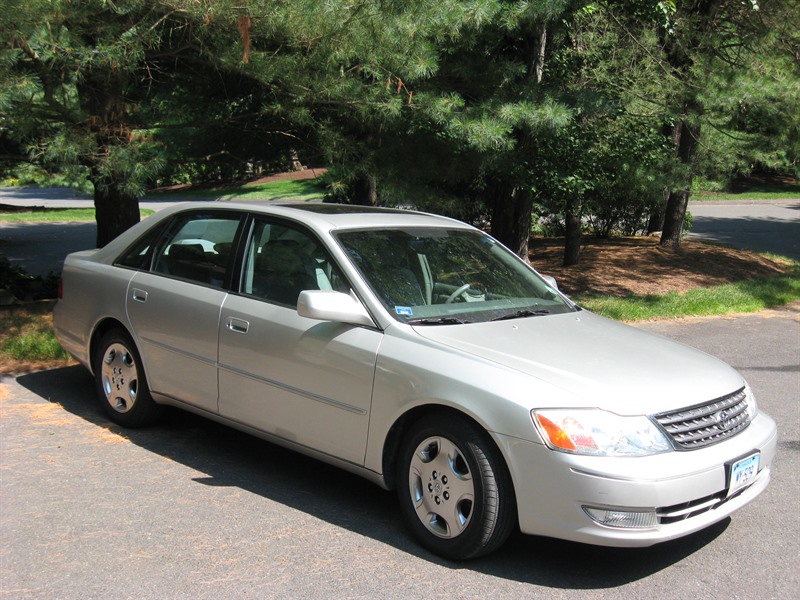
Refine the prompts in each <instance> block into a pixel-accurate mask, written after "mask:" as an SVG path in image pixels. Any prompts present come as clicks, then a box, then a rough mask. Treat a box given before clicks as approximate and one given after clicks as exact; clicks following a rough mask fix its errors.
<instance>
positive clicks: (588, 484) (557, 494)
mask: <svg viewBox="0 0 800 600" xmlns="http://www.w3.org/2000/svg"><path fill="white" fill-rule="evenodd" d="M494 439H495V441H496V442H497V443H498V445H499V446H500V448H501V450H502V452H503V453H504V455H505V456H506V460H507V461H508V466H509V469H510V471H511V476H512V479H513V481H514V487H515V491H516V496H517V507H518V511H519V524H520V529H521V530H522V532H523V533H526V534H531V535H543V536H549V537H555V538H560V539H566V540H573V541H577V542H584V543H588V544H597V545H601V546H622V547H635V546H650V545H653V544H656V543H658V542H663V541H667V540H671V539H675V538H678V537H682V536H684V535H688V534H690V533H693V532H695V531H699V530H701V529H703V528H705V527H708V526H709V525H711V524H713V523H716V522H718V521H720V520H722V519H724V518H725V517H727V516H728V515H730V514H731V513H733V512H735V511H736V510H738V509H739V508H741V507H742V506H744V505H745V504H747V503H748V502H750V501H752V500H753V499H754V498H756V496H758V495H759V494H760V493H761V492H762V491H764V489H766V487H767V484H768V483H769V478H770V465H771V464H772V459H773V458H774V456H775V448H776V445H777V429H776V426H775V422H774V421H773V420H772V419H771V418H770V417H769V416H767V415H765V414H764V413H759V414H758V415H757V416H756V418H755V419H753V421H752V423H750V425H749V426H748V427H747V429H745V430H744V431H742V432H741V433H740V434H738V435H736V436H734V437H732V438H730V439H728V440H725V441H723V442H720V443H718V444H715V445H713V446H709V447H706V448H702V449H698V450H692V451H674V452H668V453H664V454H658V455H654V456H647V457H631V458H628V457H625V458H619V457H613V458H610V457H592V456H576V455H573V454H567V453H563V452H556V451H553V450H550V449H548V448H547V447H546V446H544V445H542V444H538V443H533V442H529V441H526V440H520V439H518V438H512V437H508V436H503V435H494ZM753 452H759V453H760V459H759V469H758V474H757V476H756V478H755V479H754V480H753V481H752V483H751V484H750V485H749V486H748V487H746V488H744V489H743V490H740V491H738V492H737V493H735V494H732V495H731V496H730V497H728V494H727V486H728V482H727V477H728V475H727V474H726V471H727V470H728V469H727V468H726V464H727V465H730V464H731V463H732V462H733V461H735V460H737V459H740V458H743V457H745V456H748V455H751V454H752V453H753ZM583 507H592V508H595V509H604V508H607V509H610V510H613V511H631V512H634V513H640V512H643V513H653V512H655V513H656V516H657V518H656V519H655V520H654V523H653V525H652V526H648V527H646V528H619V527H611V526H607V525H601V524H599V523H597V522H595V521H594V520H592V519H591V518H590V517H589V515H588V514H587V513H586V511H585V510H584V508H583Z"/></svg>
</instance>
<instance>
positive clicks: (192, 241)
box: [153, 214, 241, 287]
mask: <svg viewBox="0 0 800 600" xmlns="http://www.w3.org/2000/svg"><path fill="white" fill-rule="evenodd" d="M240 222H241V217H239V216H238V215H233V214H231V215H223V214H211V215H209V214H202V215H201V214H194V215H190V216H186V217H182V218H179V219H177V220H176V221H175V222H174V223H173V224H172V225H171V226H170V228H169V230H168V232H167V235H166V237H165V239H164V240H163V242H162V243H161V244H159V246H158V247H157V249H156V252H155V258H154V261H153V270H154V271H155V272H157V273H163V274H164V275H169V276H171V277H176V278H178V279H186V280H189V281H195V282H197V283H202V284H205V285H211V286H214V287H222V286H223V285H224V284H225V281H226V275H227V273H228V272H229V269H230V266H231V263H232V260H233V244H234V241H235V239H236V233H237V231H238V228H239V224H240Z"/></svg>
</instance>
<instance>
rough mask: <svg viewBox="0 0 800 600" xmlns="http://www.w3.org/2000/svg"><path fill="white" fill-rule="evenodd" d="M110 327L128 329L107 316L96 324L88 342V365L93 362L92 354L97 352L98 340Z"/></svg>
mask: <svg viewBox="0 0 800 600" xmlns="http://www.w3.org/2000/svg"><path fill="white" fill-rule="evenodd" d="M112 329H122V330H123V331H128V329H127V328H126V327H125V325H123V324H122V323H120V322H119V321H118V320H117V319H112V318H107V319H103V320H102V321H100V322H99V323H98V324H97V327H95V328H94V332H93V333H92V340H91V342H90V343H89V366H92V365H93V364H94V355H95V353H96V352H97V345H98V344H99V343H100V340H102V339H103V336H104V335H105V334H107V333H108V332H109V331H111V330H112ZM92 368H94V367H92Z"/></svg>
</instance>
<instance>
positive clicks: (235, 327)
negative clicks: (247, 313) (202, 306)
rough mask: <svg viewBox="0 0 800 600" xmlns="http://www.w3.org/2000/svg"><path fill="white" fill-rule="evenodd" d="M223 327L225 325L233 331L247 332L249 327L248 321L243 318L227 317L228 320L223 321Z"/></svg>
mask: <svg viewBox="0 0 800 600" xmlns="http://www.w3.org/2000/svg"><path fill="white" fill-rule="evenodd" d="M225 327H227V328H228V329H230V330H231V331H233V332H234V333H247V330H248V329H249V328H250V323H249V322H248V321H245V320H243V319H236V318H234V317H228V321H227V322H226V323H225Z"/></svg>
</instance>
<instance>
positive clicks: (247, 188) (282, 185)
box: [159, 179, 325, 200]
mask: <svg viewBox="0 0 800 600" xmlns="http://www.w3.org/2000/svg"><path fill="white" fill-rule="evenodd" d="M159 195H160V196H163V197H170V196H178V197H187V198H197V199H201V198H206V199H223V200H281V199H285V200H322V198H323V197H324V196H325V188H324V187H323V186H322V185H321V184H320V183H319V181H318V180H316V179H281V180H278V181H268V182H265V183H254V184H246V185H242V186H238V187H224V188H195V189H185V190H171V191H169V192H162V193H160V194H159Z"/></svg>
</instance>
